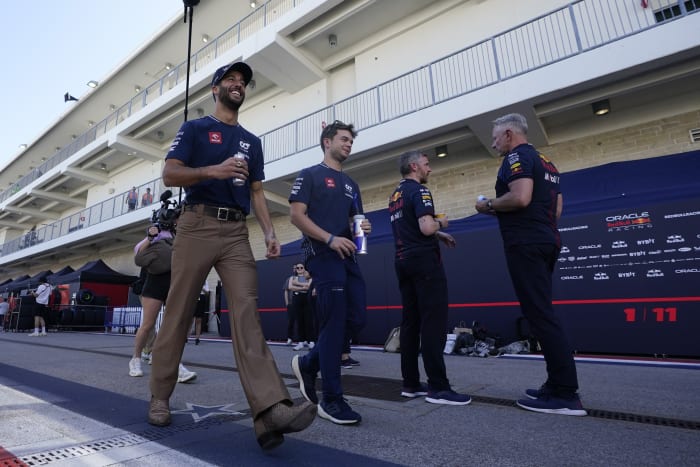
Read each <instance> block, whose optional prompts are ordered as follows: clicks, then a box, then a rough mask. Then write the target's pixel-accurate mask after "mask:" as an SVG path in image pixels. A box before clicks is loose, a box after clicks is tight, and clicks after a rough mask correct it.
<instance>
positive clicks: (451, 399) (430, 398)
mask: <svg viewBox="0 0 700 467" xmlns="http://www.w3.org/2000/svg"><path fill="white" fill-rule="evenodd" d="M425 401H426V402H430V403H431V404H445V405H468V404H470V403H471V401H472V398H471V397H469V396H468V395H466V394H459V393H456V392H454V391H453V390H452V389H448V390H445V391H428V395H427V396H426V397H425Z"/></svg>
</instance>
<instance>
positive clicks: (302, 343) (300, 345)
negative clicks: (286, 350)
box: [294, 342, 309, 350]
mask: <svg viewBox="0 0 700 467" xmlns="http://www.w3.org/2000/svg"><path fill="white" fill-rule="evenodd" d="M308 346H309V344H308V343H307V342H299V343H298V344H297V345H295V346H294V350H304V347H308Z"/></svg>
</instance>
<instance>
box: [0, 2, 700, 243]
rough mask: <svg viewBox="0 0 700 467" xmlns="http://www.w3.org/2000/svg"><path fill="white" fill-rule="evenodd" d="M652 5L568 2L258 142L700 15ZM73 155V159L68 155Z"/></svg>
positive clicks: (379, 116)
mask: <svg viewBox="0 0 700 467" xmlns="http://www.w3.org/2000/svg"><path fill="white" fill-rule="evenodd" d="M298 2H301V0H286V1H285V0H279V1H274V0H271V1H269V2H267V3H266V4H265V8H261V9H259V10H256V11H255V12H254V13H252V14H251V15H249V16H248V17H246V18H245V19H244V20H243V21H241V22H240V23H238V24H237V25H235V26H233V27H232V28H231V29H229V30H227V31H226V32H225V33H224V34H222V35H221V36H219V37H218V38H217V39H216V40H214V41H213V42H212V43H211V44H209V45H208V46H207V47H205V48H203V49H201V50H200V51H198V52H197V53H196V54H195V55H194V60H193V61H194V63H195V70H196V67H197V64H199V66H202V65H203V64H204V62H205V61H206V63H209V62H210V61H211V60H212V59H213V58H214V57H215V56H216V55H217V54H219V53H221V52H222V51H223V50H228V49H229V48H230V47H233V46H234V45H236V44H238V42H240V41H241V40H243V39H244V38H246V37H249V36H250V35H251V34H253V33H254V32H256V31H258V30H260V29H259V28H262V27H264V26H265V25H266V24H267V23H268V22H269V21H271V20H274V19H276V18H277V17H279V16H280V15H282V14H284V13H285V12H286V11H288V10H289V9H290V8H293V7H294V6H296V4H297V3H298ZM649 3H650V8H646V9H645V8H642V7H641V6H640V4H639V2H637V1H631V0H628V1H624V2H622V1H608V0H580V1H576V2H571V3H570V4H569V5H567V6H565V7H562V8H560V9H557V10H555V11H552V12H550V13H547V14H545V15H542V16H540V17H537V18H534V19H533V20H531V21H529V22H527V23H525V24H522V25H520V26H517V27H514V28H512V29H510V30H508V31H505V32H503V33H501V34H498V35H496V36H494V37H491V38H489V39H487V40H484V41H482V42H479V43H477V44H474V45H472V46H469V47H467V48H465V49H462V50H460V51H458V52H455V53H453V54H451V55H448V56H446V57H443V58H440V59H438V60H435V61H433V62H431V63H429V64H427V65H424V66H422V67H420V68H418V69H415V70H413V71H410V72H408V73H405V74H403V75H401V76H399V77H397V78H394V79H392V80H389V81H386V82H384V83H381V84H379V85H377V86H375V87H373V88H370V89H367V90H365V91H362V92H360V93H358V94H355V95H353V96H351V97H349V98H347V99H344V100H341V101H339V102H337V103H334V104H332V105H329V106H327V107H324V108H322V109H320V110H318V111H316V112H313V113H311V114H308V115H306V116H303V117H301V118H299V119H297V120H295V121H293V122H291V123H289V124H286V125H284V126H281V127H279V128H276V129H274V130H272V131H269V132H267V133H264V134H263V135H262V136H261V139H262V142H263V149H264V154H265V163H269V162H273V161H276V160H279V159H282V158H285V157H289V156H292V155H294V154H296V153H299V152H302V151H305V150H307V149H310V148H312V147H314V146H315V145H316V144H318V135H319V131H320V128H321V122H330V121H333V120H336V119H338V120H343V121H346V122H353V123H354V124H355V127H356V128H357V129H358V130H362V129H367V128H370V127H373V126H376V125H379V124H382V123H385V122H387V121H390V120H393V119H396V118H399V117H401V116H403V115H407V114H410V113H414V112H417V111H419V110H421V109H423V108H426V107H430V106H434V105H437V104H440V103H441V102H445V101H447V100H450V99H454V98H457V97H459V96H462V95H465V94H468V93H470V92H475V91H477V90H479V89H481V88H484V87H486V86H491V85H494V84H496V83H499V82H502V81H505V80H507V79H511V78H513V77H515V76H518V75H522V74H524V73H528V72H530V71H533V70H535V69H537V68H541V67H543V66H546V65H550V64H552V63H555V62H558V61H561V60H564V59H566V58H569V57H572V56H574V55H577V54H580V53H582V52H586V51H588V50H592V49H594V48H597V47H600V46H603V45H605V44H609V43H611V42H614V41H616V40H619V39H622V38H624V37H628V36H630V35H633V34H637V33H640V32H642V31H645V30H648V29H650V28H653V27H656V26H659V25H661V24H664V23H666V22H668V21H670V20H673V19H677V18H679V17H683V16H686V15H688V14H691V13H697V12H698V11H700V9H695V10H692V11H688V9H686V7H685V6H684V0H651V1H650V2H649ZM268 5H275V6H277V5H279V10H276V11H275V14H274V15H272V14H271V13H270V12H269V8H268ZM676 6H678V8H679V9H678V13H679V14H677V15H676V16H674V17H673V18H670V19H667V20H663V21H661V20H660V19H659V17H658V15H657V14H656V12H658V11H660V10H664V9H666V8H670V7H673V8H675V7H676ZM285 8H286V9H285ZM256 28H258V29H256ZM182 66H183V65H182V64H181V65H180V66H178V67H176V68H175V69H174V70H173V71H171V72H170V73H169V75H168V76H166V77H164V78H162V79H161V80H159V81H158V82H156V83H154V84H153V85H151V86H150V87H149V88H148V89H152V90H153V92H152V93H162V92H164V91H163V89H164V88H165V87H167V86H170V84H169V82H167V81H166V80H167V79H173V80H174V81H173V82H174V83H177V82H179V81H178V80H181V79H182V72H181V68H182ZM170 75H173V77H172V78H171V76H170ZM173 85H174V84H173ZM147 102H148V93H147V92H144V93H142V94H141V95H140V96H137V97H135V98H134V99H132V100H131V101H130V102H129V103H127V104H125V105H124V106H122V107H121V108H120V109H118V110H117V111H116V112H115V113H113V114H111V115H110V116H108V117H107V118H106V119H105V120H103V122H101V123H100V124H98V125H97V128H92V129H91V130H90V131H88V132H86V133H85V134H83V135H81V136H80V137H79V138H77V139H76V141H74V143H73V144H72V145H71V146H68V147H66V148H64V149H63V150H61V151H59V154H57V155H56V156H54V158H52V159H50V160H49V161H47V162H46V163H45V164H43V165H42V166H41V167H39V169H36V170H35V171H34V172H37V171H39V172H40V173H44V172H46V170H48V169H49V168H52V167H54V166H55V165H57V164H58V163H60V162H62V161H63V160H65V159H66V158H67V157H69V156H70V155H71V154H73V153H74V152H77V151H78V150H79V149H81V148H82V147H84V146H85V145H87V144H89V143H90V142H92V141H94V140H95V138H96V137H97V136H98V135H101V134H103V133H104V132H105V131H106V130H107V129H108V126H107V125H108V124H109V123H108V122H112V121H114V122H117V121H119V119H120V118H122V117H124V118H126V117H127V116H131V115H132V114H133V113H134V112H135V107H138V108H139V109H140V108H142V107H143V106H144V105H146V104H147ZM139 105H140V106H141V107H139ZM115 124H116V123H115ZM71 150H72V152H71V153H70V154H69V153H68V151H71ZM34 172H33V173H32V174H30V175H28V176H27V177H25V178H27V179H28V180H29V178H28V177H30V176H31V177H33V178H31V181H33V180H35V179H36V178H38V177H39V176H41V175H40V174H39V175H35V174H34ZM23 180H25V179H22V180H20V181H19V182H18V183H17V184H16V185H15V186H13V187H12V189H14V190H15V191H14V192H16V191H18V190H19V189H20V188H21V187H22V186H26V185H27V184H28V183H30V182H31V181H30V182H26V181H25V182H23ZM22 183H24V185H22ZM150 184H152V186H154V187H155V186H156V185H158V188H157V189H155V188H154V189H153V192H154V193H157V192H160V190H161V189H162V187H161V186H160V182H159V181H152V182H150ZM145 186H146V185H144V188H145ZM8 191H10V190H8ZM8 191H6V192H4V193H2V195H0V202H2V201H4V200H5V199H7V197H8V196H11V194H14V192H13V193H11V194H8ZM124 196H125V194H121V195H119V196H117V197H115V198H111V199H110V200H106V201H104V202H102V203H99V204H98V205H96V206H93V207H90V208H86V209H85V210H83V211H81V213H79V214H74V215H72V216H70V218H66V219H62V220H60V221H57V222H56V223H54V224H60V229H59V232H61V233H60V234H58V235H55V234H54V233H53V232H52V233H51V234H49V233H48V232H47V231H46V230H48V229H49V228H51V229H56V227H55V226H54V224H50V225H49V226H47V227H46V230H45V231H44V233H43V237H41V235H39V232H40V231H41V229H40V230H38V231H37V237H38V238H43V239H44V240H46V239H52V238H56V236H61V235H65V234H66V233H70V232H69V229H71V228H74V227H75V226H77V225H79V224H80V223H83V225H84V222H86V221H85V219H88V218H89V219H91V220H93V219H99V220H97V221H96V222H101V221H104V220H107V219H110V218H112V217H115V216H116V215H121V214H124V210H123V208H124V205H125V202H124V198H123V197H124ZM154 197H155V195H154ZM76 217H77V218H78V220H76ZM83 218H84V219H83ZM88 225H92V224H88ZM47 235H48V237H47ZM21 241H22V240H21V239H15V240H12V241H10V242H8V243H5V244H4V245H3V246H2V252H1V253H0V256H4V255H5V254H8V253H9V252H14V251H17V250H18V249H20V246H19V245H20V242H21Z"/></svg>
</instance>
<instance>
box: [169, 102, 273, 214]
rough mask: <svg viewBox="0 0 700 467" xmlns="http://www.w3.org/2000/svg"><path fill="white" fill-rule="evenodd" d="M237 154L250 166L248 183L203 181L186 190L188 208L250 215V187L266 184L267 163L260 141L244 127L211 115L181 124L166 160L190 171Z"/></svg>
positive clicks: (230, 180)
mask: <svg viewBox="0 0 700 467" xmlns="http://www.w3.org/2000/svg"><path fill="white" fill-rule="evenodd" d="M237 153H240V154H242V155H243V156H244V157H245V158H246V160H247V162H248V172H249V174H250V175H249V176H248V179H247V180H246V183H245V184H244V185H241V186H235V185H234V184H233V179H231V178H229V179H225V180H203V181H201V182H199V183H195V184H194V185H191V186H188V187H186V188H185V192H186V193H187V204H207V205H209V206H220V207H227V208H238V209H241V210H242V211H243V212H245V213H246V214H249V213H250V183H251V182H255V181H260V182H261V181H263V180H265V171H264V168H265V161H264V159H263V152H262V144H261V143H260V138H258V137H257V136H255V135H254V134H253V133H251V132H249V131H248V130H246V129H245V128H243V127H242V126H241V125H227V124H226V123H224V122H222V121H220V120H217V119H216V118H214V117H213V116H212V115H209V116H206V117H203V118H199V119H196V120H190V121H187V122H185V123H183V124H182V126H181V127H180V130H179V131H178V132H177V135H175V139H174V140H173V144H172V145H171V146H170V151H169V152H168V154H167V156H165V159H166V160H168V159H177V160H180V161H182V162H183V163H184V164H185V165H186V166H187V167H193V168H196V167H206V166H209V165H216V164H220V163H221V162H223V161H225V160H226V159H228V158H229V157H233V156H234V155H236V154H237Z"/></svg>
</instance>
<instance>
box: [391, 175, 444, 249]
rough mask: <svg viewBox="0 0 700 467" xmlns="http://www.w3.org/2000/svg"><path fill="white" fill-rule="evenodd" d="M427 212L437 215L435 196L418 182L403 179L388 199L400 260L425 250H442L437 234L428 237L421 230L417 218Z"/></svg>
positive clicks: (395, 244) (392, 228)
mask: <svg viewBox="0 0 700 467" xmlns="http://www.w3.org/2000/svg"><path fill="white" fill-rule="evenodd" d="M425 215H431V216H433V215H435V206H434V203H433V195H432V194H431V193H430V190H428V188H426V187H425V186H423V185H421V184H420V183H418V182H417V181H415V180H413V179H410V178H404V179H403V180H401V181H400V182H399V185H398V186H397V187H396V189H395V190H394V193H392V195H391V198H389V216H390V221H391V230H392V232H393V233H394V246H395V247H396V258H397V259H398V258H406V257H410V256H415V255H419V254H421V253H424V252H426V251H435V250H437V251H438V252H439V251H440V245H439V243H438V239H437V237H436V236H435V235H431V236H425V235H423V233H422V232H421V231H420V226H419V225H418V219H420V218H421V217H423V216H425Z"/></svg>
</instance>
